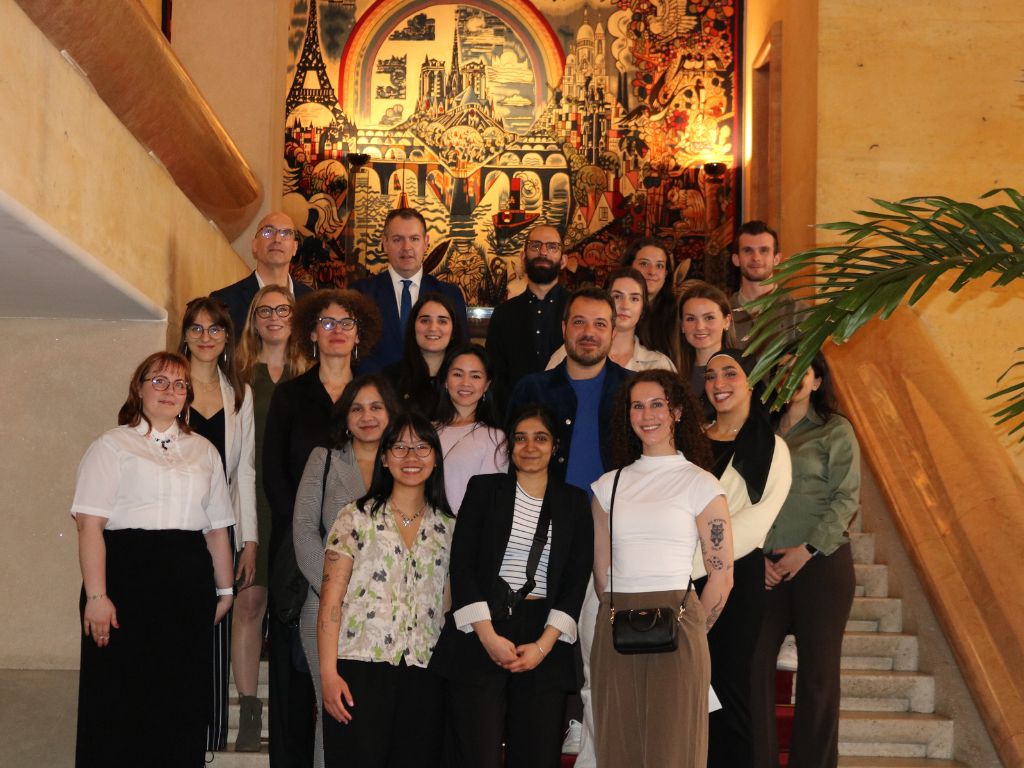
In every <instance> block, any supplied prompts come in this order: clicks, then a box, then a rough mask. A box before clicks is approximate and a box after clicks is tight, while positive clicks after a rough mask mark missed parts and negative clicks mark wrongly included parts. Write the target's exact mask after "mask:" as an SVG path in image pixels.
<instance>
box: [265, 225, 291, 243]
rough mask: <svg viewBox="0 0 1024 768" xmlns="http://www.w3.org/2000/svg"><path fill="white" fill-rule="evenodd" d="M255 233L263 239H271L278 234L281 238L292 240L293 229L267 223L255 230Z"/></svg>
mask: <svg viewBox="0 0 1024 768" xmlns="http://www.w3.org/2000/svg"><path fill="white" fill-rule="evenodd" d="M256 234H257V235H259V236H260V237H262V238H263V239H264V240H273V239H274V238H275V237H277V236H280V238H281V239H282V240H294V239H295V230H294V229H291V228H290V227H282V228H280V229H279V228H277V227H272V226H270V225H269V224H268V225H267V226H265V227H262V228H260V229H257V230H256Z"/></svg>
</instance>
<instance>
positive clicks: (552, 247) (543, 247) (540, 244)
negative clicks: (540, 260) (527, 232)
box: [526, 240, 562, 254]
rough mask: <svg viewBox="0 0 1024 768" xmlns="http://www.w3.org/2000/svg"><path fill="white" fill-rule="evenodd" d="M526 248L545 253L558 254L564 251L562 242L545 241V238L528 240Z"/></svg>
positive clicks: (532, 251) (533, 251)
mask: <svg viewBox="0 0 1024 768" xmlns="http://www.w3.org/2000/svg"><path fill="white" fill-rule="evenodd" d="M526 250H528V251H530V252H531V253H540V252H541V251H544V253H551V254H558V253H561V252H562V244H561V243H556V242H550V243H549V242H545V241H543V240H527V241H526Z"/></svg>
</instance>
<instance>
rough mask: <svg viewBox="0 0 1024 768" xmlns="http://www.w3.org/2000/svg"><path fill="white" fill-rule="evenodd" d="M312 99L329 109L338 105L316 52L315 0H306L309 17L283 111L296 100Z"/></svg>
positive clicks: (332, 87)
mask: <svg viewBox="0 0 1024 768" xmlns="http://www.w3.org/2000/svg"><path fill="white" fill-rule="evenodd" d="M306 102H313V103H314V104H323V105H324V106H325V107H327V108H328V109H329V110H331V111H332V112H333V111H334V110H335V108H336V107H337V105H338V96H337V94H335V92H334V86H332V85H331V80H330V78H329V77H327V67H326V66H324V57H323V55H322V54H321V53H320V25H319V24H318V23H317V17H316V0H309V21H308V23H307V24H306V39H305V41H303V43H302V56H301V57H299V63H298V64H297V65H296V66H295V78H294V79H293V80H292V87H291V89H290V90H289V91H288V101H287V102H286V103H285V114H286V115H287V114H289V113H290V112H291V111H292V110H293V109H295V108H296V107H297V106H299V104H304V103H306Z"/></svg>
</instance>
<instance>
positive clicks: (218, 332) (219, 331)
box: [185, 323, 224, 341]
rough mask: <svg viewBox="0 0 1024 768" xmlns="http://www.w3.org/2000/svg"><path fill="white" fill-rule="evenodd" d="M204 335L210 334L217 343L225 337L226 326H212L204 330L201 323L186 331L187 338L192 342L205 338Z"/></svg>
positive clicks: (191, 326)
mask: <svg viewBox="0 0 1024 768" xmlns="http://www.w3.org/2000/svg"><path fill="white" fill-rule="evenodd" d="M204 333H206V334H209V336H210V338H211V339H213V340H214V341H216V340H217V339H219V338H221V337H222V336H223V335H224V326H222V325H210V326H207V327H205V328H204V327H203V326H201V325H200V324H199V323H195V324H194V325H190V326H189V327H188V328H186V329H185V336H187V337H188V338H189V339H191V340H192V341H198V340H199V339H201V338H203V334H204Z"/></svg>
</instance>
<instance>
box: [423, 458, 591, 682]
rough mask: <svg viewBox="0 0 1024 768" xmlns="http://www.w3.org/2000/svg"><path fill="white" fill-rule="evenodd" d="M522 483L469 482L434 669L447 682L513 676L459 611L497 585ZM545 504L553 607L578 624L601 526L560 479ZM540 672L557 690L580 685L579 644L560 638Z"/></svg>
mask: <svg viewBox="0 0 1024 768" xmlns="http://www.w3.org/2000/svg"><path fill="white" fill-rule="evenodd" d="M515 495H516V480H515V477H513V476H512V475H507V474H494V475H477V476H476V477H474V478H472V479H470V481H469V485H468V486H467V487H466V496H465V498H464V500H463V502H462V507H461V508H460V509H459V518H458V523H457V524H456V526H455V535H454V538H453V539H452V552H451V564H450V566H449V568H450V575H451V588H452V610H451V611H449V612H448V614H447V615H446V617H445V625H444V629H443V630H442V632H441V637H440V639H439V640H438V643H437V646H436V647H435V649H434V655H433V657H432V659H431V661H430V668H431V669H433V670H435V671H436V672H438V674H441V675H442V676H444V677H448V678H451V679H460V680H473V679H480V678H481V677H482V676H484V675H488V674H506V672H505V670H503V669H502V668H501V667H498V666H497V665H496V664H495V663H494V662H493V661H491V659H490V657H489V656H488V655H487V651H486V650H484V647H483V645H481V644H480V641H479V640H478V639H477V636H476V633H474V632H468V633H467V632H462V631H461V630H459V629H458V627H456V626H455V621H454V619H453V614H454V612H455V611H456V610H458V609H459V608H462V607H464V606H467V605H470V604H472V603H477V602H486V601H487V599H488V597H489V596H490V595H491V594H492V593H493V590H494V587H495V585H496V584H497V580H498V573H499V571H500V570H501V562H502V560H503V559H504V556H505V548H506V547H507V545H508V540H509V537H510V536H511V534H512V516H513V512H514V505H515ZM544 504H545V506H550V510H551V552H550V560H549V562H548V571H547V573H548V583H547V597H546V598H545V599H544V601H543V602H544V604H545V606H546V607H547V608H548V610H551V609H556V610H559V611H562V612H563V613H566V614H568V615H569V616H571V617H572V618H573V619H574V620H578V619H579V615H580V608H581V607H582V605H583V597H584V595H585V594H586V590H587V584H588V582H589V579H590V570H591V567H592V566H593V559H594V525H593V519H592V517H591V514H590V503H589V501H588V499H587V494H586V493H585V492H584V491H581V490H580V489H579V488H576V487H574V486H571V485H566V484H565V483H563V482H560V481H558V480H556V479H554V478H549V479H548V486H547V490H546V492H545V493H544ZM538 669H543V670H545V671H546V673H547V674H550V678H549V679H550V680H551V681H552V683H553V685H555V686H556V687H560V688H563V689H564V690H575V689H576V688H578V686H579V680H578V679H577V675H576V662H575V659H574V657H573V651H572V645H570V644H569V643H565V642H562V641H561V640H559V641H558V642H556V643H555V645H554V647H553V648H552V649H551V650H549V651H548V653H547V655H546V656H545V658H544V661H542V662H541V665H540V667H538Z"/></svg>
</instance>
